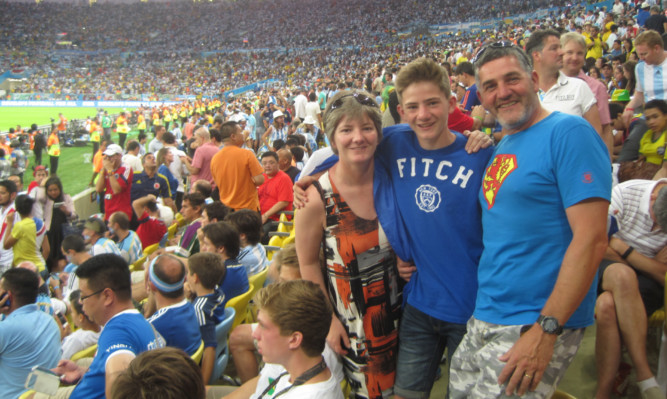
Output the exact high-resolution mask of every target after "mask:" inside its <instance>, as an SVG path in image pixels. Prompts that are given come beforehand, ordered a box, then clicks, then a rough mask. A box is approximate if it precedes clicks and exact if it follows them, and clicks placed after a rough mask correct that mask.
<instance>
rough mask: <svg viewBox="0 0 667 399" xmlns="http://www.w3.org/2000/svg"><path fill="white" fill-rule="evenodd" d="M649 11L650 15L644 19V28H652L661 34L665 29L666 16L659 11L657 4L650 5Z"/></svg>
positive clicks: (666, 25) (666, 26) (666, 27)
mask: <svg viewBox="0 0 667 399" xmlns="http://www.w3.org/2000/svg"><path fill="white" fill-rule="evenodd" d="M649 12H650V13H651V15H650V16H649V17H648V18H647V19H646V23H645V28H646V29H647V30H654V31H656V32H658V33H659V34H660V35H662V34H663V33H665V31H666V30H667V17H665V14H662V13H661V12H660V6H659V5H653V6H651V9H650V11H649Z"/></svg>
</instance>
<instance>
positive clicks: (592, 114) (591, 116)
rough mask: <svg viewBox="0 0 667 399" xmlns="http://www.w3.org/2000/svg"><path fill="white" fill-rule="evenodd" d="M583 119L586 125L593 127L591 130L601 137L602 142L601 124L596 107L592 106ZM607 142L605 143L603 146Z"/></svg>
mask: <svg viewBox="0 0 667 399" xmlns="http://www.w3.org/2000/svg"><path fill="white" fill-rule="evenodd" d="M582 116H583V117H584V119H586V120H587V121H588V123H590V124H591V126H593V129H595V131H596V132H598V134H599V135H600V137H602V139H603V140H604V137H603V135H602V123H601V122H600V112H599V111H598V107H597V106H595V105H592V106H591V107H590V108H589V109H588V111H586V112H585V113H584V114H583V115H582ZM606 143H607V142H606V141H605V144H606Z"/></svg>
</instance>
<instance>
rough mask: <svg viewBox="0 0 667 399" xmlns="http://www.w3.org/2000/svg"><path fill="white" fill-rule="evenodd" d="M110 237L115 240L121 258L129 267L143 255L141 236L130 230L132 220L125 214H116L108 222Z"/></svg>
mask: <svg viewBox="0 0 667 399" xmlns="http://www.w3.org/2000/svg"><path fill="white" fill-rule="evenodd" d="M107 226H108V228H109V235H110V236H111V237H112V238H113V239H114V240H115V242H116V246H117V247H118V249H119V250H120V256H122V257H123V259H125V262H127V264H128V265H131V264H133V263H134V262H136V261H137V260H139V258H141V256H142V255H143V254H142V251H141V249H142V243H141V239H140V238H139V235H138V234H137V233H135V232H134V231H132V230H130V219H129V218H128V217H127V215H126V214H125V213H124V212H114V213H113V214H112V215H111V217H110V218H109V221H108V222H107Z"/></svg>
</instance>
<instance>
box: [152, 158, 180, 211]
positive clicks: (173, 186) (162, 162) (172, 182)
mask: <svg viewBox="0 0 667 399" xmlns="http://www.w3.org/2000/svg"><path fill="white" fill-rule="evenodd" d="M172 162H174V153H173V152H171V150H170V149H169V147H163V148H161V149H160V151H158V152H157V164H158V165H159V167H158V169H157V173H159V174H161V175H163V176H164V177H166V178H167V181H168V182H169V189H170V191H171V198H176V190H177V189H178V179H176V178H175V177H174V174H173V173H171V170H170V169H169V165H171V163H172ZM174 211H176V208H174Z"/></svg>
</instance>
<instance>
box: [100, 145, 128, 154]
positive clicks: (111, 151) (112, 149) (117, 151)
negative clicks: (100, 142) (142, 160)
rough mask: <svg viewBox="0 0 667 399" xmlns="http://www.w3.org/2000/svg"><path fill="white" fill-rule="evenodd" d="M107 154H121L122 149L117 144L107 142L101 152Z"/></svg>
mask: <svg viewBox="0 0 667 399" xmlns="http://www.w3.org/2000/svg"><path fill="white" fill-rule="evenodd" d="M102 154H104V155H107V156H112V155H116V154H123V149H122V148H120V146H119V145H118V144H109V146H108V147H107V149H106V150H104V152H103V153H102Z"/></svg>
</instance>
